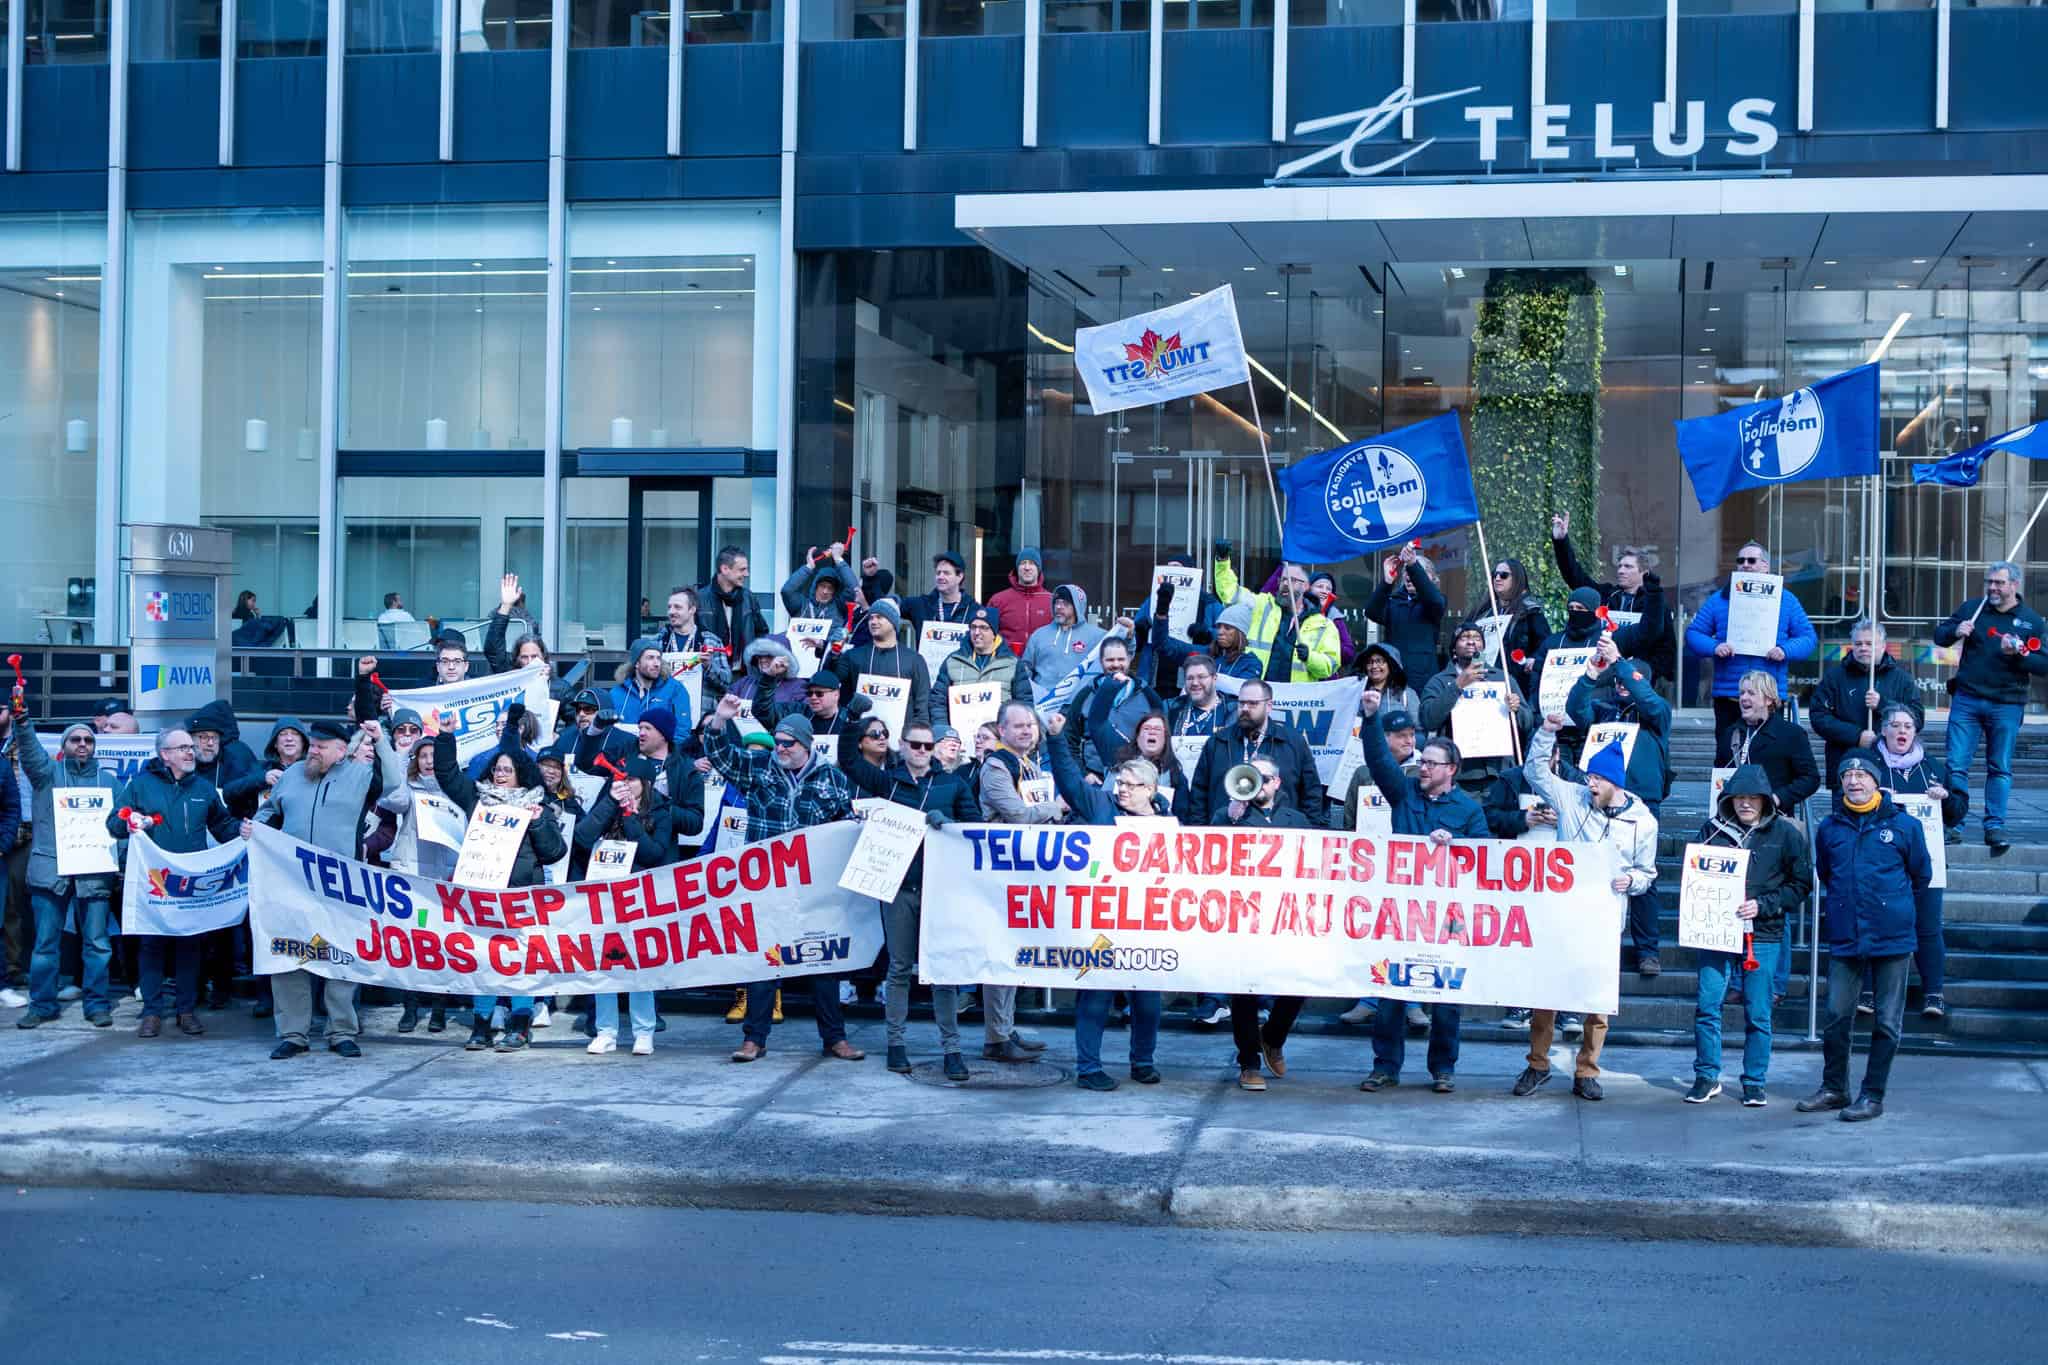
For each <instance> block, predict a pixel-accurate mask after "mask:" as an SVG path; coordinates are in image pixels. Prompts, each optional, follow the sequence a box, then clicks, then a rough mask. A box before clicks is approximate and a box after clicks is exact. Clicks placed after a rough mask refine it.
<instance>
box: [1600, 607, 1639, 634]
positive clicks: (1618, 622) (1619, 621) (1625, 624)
mask: <svg viewBox="0 0 2048 1365" xmlns="http://www.w3.org/2000/svg"><path fill="white" fill-rule="evenodd" d="M1607 619H1608V621H1609V622H1610V623H1612V624H1613V626H1614V628H1615V629H1616V630H1627V629H1628V628H1629V627H1630V626H1639V625H1641V624H1642V623H1643V614H1642V613H1641V612H1639V611H1616V610H1615V609H1614V608H1612V607H1609V608H1608V609H1607Z"/></svg>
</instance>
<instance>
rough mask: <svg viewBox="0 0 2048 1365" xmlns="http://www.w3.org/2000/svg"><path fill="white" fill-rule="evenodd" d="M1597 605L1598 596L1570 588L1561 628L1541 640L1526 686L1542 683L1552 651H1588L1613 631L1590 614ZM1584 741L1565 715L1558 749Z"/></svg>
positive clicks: (1571, 721) (1573, 722)
mask: <svg viewBox="0 0 2048 1365" xmlns="http://www.w3.org/2000/svg"><path fill="white" fill-rule="evenodd" d="M1599 606H1600V594H1599V593H1597V592H1594V591H1593V590H1592V589H1591V588H1573V589H1572V591H1571V595H1570V596H1569V597H1567V598H1566V599H1565V604H1564V628H1563V629H1561V630H1554V631H1552V632H1551V633H1550V634H1549V635H1548V636H1546V637H1544V641H1543V644H1542V646H1541V647H1540V648H1538V649H1537V651H1536V657H1535V658H1534V659H1533V660H1532V661H1530V664H1529V678H1530V683H1529V686H1530V688H1531V689H1532V690H1534V689H1539V688H1540V687H1541V685H1542V682H1543V666H1544V664H1545V663H1546V662H1548V661H1549V659H1550V652H1551V651H1552V650H1554V649H1590V648H1592V647H1593V646H1594V645H1597V644H1598V643H1600V641H1602V640H1604V639H1606V638H1607V637H1608V636H1609V635H1610V634H1612V632H1610V631H1608V630H1607V629H1606V627H1605V624H1604V623H1603V622H1602V621H1601V620H1600V618H1599V617H1598V616H1595V615H1594V614H1593V613H1594V611H1595V609H1596V608H1598V607H1599ZM1584 739H1585V735H1584V734H1583V733H1582V732H1580V730H1579V728H1578V722H1577V721H1575V720H1573V719H1572V718H1571V716H1570V714H1569V713H1567V714H1566V716H1565V729H1564V734H1563V736H1562V737H1561V738H1560V739H1559V740H1558V745H1559V747H1560V748H1562V749H1564V750H1565V751H1566V752H1567V753H1569V752H1570V751H1571V750H1572V749H1573V748H1574V747H1576V746H1577V744H1578V743H1580V742H1581V741H1583V740H1584Z"/></svg>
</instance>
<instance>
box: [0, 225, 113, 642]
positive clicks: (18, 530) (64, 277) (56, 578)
mask: <svg viewBox="0 0 2048 1365" xmlns="http://www.w3.org/2000/svg"><path fill="white" fill-rule="evenodd" d="M106 242H107V224H106V219H105V218H104V217H101V216H99V215H88V214H78V215H61V216H58V217H49V218H45V217H34V218H31V217H10V218H7V219H4V220H0V412H4V413H6V414H7V416H6V417H5V418H4V419H0V464H4V465H5V467H6V468H7V470H8V471H9V473H10V475H11V477H10V479H9V481H8V482H9V488H8V494H7V497H6V498H5V500H4V501H0V582H4V583H6V584H7V590H6V591H5V592H0V637H4V638H6V639H9V640H38V639H47V640H54V641H57V642H59V643H62V642H64V641H67V640H71V639H90V638H91V634H92V614H93V605H94V599H95V589H96V586H97V585H96V584H95V583H94V580H93V546H94V524H95V519H94V514H93V509H94V490H95V487H96V484H95V479H96V477H97V469H98V454H99V449H100V446H99V377H100V350H99V346H100V264H101V262H102V261H103V260H104V259H105V251H106ZM108 591H110V592H111V591H112V588H111V586H110V587H109V589H108Z"/></svg>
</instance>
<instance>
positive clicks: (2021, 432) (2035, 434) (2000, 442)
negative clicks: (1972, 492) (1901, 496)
mask: <svg viewBox="0 0 2048 1365" xmlns="http://www.w3.org/2000/svg"><path fill="white" fill-rule="evenodd" d="M1994 450H2003V451H2006V452H2007V453H2009V454H2013V455H2019V456H2022V457H2024V458H2026V459H2029V460H2048V422H2029V423H2027V424H2026V425H2025V426H2023V427H2021V428H2019V429H2018V430H2017V431H2008V432H2006V433H2005V435H2003V436H1994V437H1992V438H1991V439H1990V440H1988V441H1980V442H1978V443H1977V444H1976V445H1973V446H1971V447H1970V448H1969V449H1968V450H1958V451H1957V452H1956V453H1955V454H1953V455H1950V456H1947V457H1945V458H1943V459H1939V460H1936V461H1935V462H1934V463H1933V464H1916V465H1914V466H1913V482H1914V483H1941V484H1947V485H1948V486H1949V487H1950V488H1975V487H1976V486H1977V481H1978V480H1979V479H1981V478H1983V477H1984V462H1985V461H1986V460H1988V459H1990V458H1991V452H1993V451H1994Z"/></svg>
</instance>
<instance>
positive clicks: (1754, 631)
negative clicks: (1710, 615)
mask: <svg viewBox="0 0 2048 1365" xmlns="http://www.w3.org/2000/svg"><path fill="white" fill-rule="evenodd" d="M1784 598H1785V579H1784V576H1783V575H1781V574H1774V573H1738V574H1734V575H1731V576H1730V578H1729V580H1728V647H1729V648H1730V649H1732V650H1734V651H1735V652H1736V653H1737V654H1748V655H1754V656H1757V657H1762V656H1763V655H1766V654H1768V653H1770V652H1771V651H1772V650H1774V649H1776V648H1777V647H1778V612H1779V610H1780V608H1781V607H1782V606H1783V605H1784Z"/></svg>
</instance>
